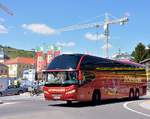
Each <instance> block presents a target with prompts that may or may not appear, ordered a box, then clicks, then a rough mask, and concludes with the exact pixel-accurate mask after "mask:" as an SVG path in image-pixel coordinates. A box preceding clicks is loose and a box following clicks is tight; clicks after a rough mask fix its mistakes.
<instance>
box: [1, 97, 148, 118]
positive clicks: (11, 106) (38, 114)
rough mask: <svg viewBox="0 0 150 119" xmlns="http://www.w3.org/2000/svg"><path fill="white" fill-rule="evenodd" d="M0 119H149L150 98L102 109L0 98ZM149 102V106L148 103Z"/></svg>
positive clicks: (114, 103) (108, 103)
mask: <svg viewBox="0 0 150 119" xmlns="http://www.w3.org/2000/svg"><path fill="white" fill-rule="evenodd" d="M0 100H2V101H3V104H0V119H150V108H146V107H145V106H144V105H146V106H147V107H149V106H150V98H149V96H145V97H142V98H140V100H137V101H125V100H109V101H103V102H102V104H101V105H98V106H92V105H90V103H77V102H75V103H73V104H72V105H66V103H65V102H61V101H45V100H44V99H43V97H42V96H33V97H30V96H28V95H27V96H26V95H21V96H7V97H0ZM145 102H146V103H145Z"/></svg>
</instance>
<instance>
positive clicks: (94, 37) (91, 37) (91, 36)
mask: <svg viewBox="0 0 150 119" xmlns="http://www.w3.org/2000/svg"><path fill="white" fill-rule="evenodd" d="M85 38H86V39H87V40H92V41H96V40H100V39H105V36H104V35H103V34H92V33H86V34H85Z"/></svg>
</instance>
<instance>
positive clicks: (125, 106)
mask: <svg viewBox="0 0 150 119" xmlns="http://www.w3.org/2000/svg"><path fill="white" fill-rule="evenodd" d="M130 103H133V102H126V103H124V104H123V107H124V108H125V109H127V110H129V111H132V112H135V113H137V114H140V115H144V116H147V117H150V115H149V114H145V113H143V112H139V111H136V110H134V109H131V108H129V107H128V104H130Z"/></svg>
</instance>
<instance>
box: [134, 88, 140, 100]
mask: <svg viewBox="0 0 150 119" xmlns="http://www.w3.org/2000/svg"><path fill="white" fill-rule="evenodd" d="M139 97H140V92H139V89H136V91H135V99H139Z"/></svg>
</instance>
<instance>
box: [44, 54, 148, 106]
mask: <svg viewBox="0 0 150 119" xmlns="http://www.w3.org/2000/svg"><path fill="white" fill-rule="evenodd" d="M43 73H44V74H45V78H46V81H47V83H46V84H45V86H44V88H43V90H44V97H45V99H46V100H63V101H67V102H71V101H92V102H93V103H94V104H97V103H100V101H101V100H104V99H114V98H127V97H128V98H130V99H137V98H139V96H143V95H146V88H147V80H146V74H145V69H144V67H143V66H141V65H137V64H129V63H124V62H119V61H115V60H110V59H105V58H100V57H95V56H90V55H82V54H72V55H60V56H58V57H56V58H55V59H54V60H53V61H52V62H51V63H50V64H49V66H48V68H47V70H45V71H43ZM79 74H80V75H79ZM62 79H63V81H62ZM66 79H67V80H66ZM64 80H65V81H64Z"/></svg>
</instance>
